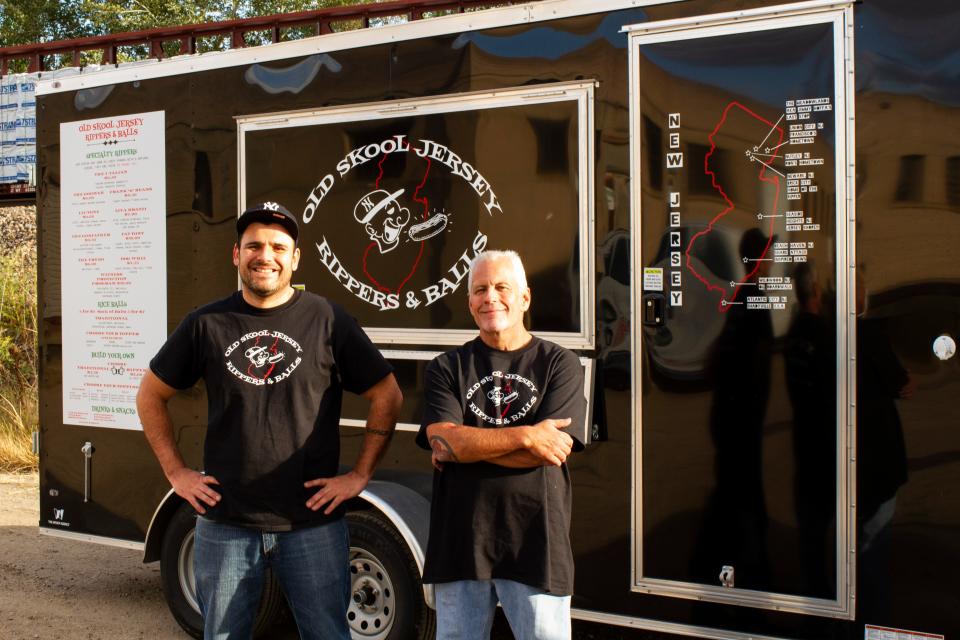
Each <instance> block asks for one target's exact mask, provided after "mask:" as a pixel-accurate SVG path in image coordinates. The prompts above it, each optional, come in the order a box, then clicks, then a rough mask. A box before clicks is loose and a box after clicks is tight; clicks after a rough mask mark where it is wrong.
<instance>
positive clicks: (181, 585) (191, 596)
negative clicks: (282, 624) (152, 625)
mask: <svg viewBox="0 0 960 640" xmlns="http://www.w3.org/2000/svg"><path fill="white" fill-rule="evenodd" d="M196 522H197V514H196V513H195V512H194V510H193V508H192V507H191V506H190V505H189V504H186V503H184V504H182V505H181V506H180V508H179V509H177V512H176V513H175V514H174V515H173V518H172V519H171V520H170V524H169V525H168V526H167V530H166V531H165V532H164V534H163V543H162V546H161V547H160V581H161V583H162V584H163V595H164V597H165V598H166V600H167V606H168V607H169V608H170V613H172V614H173V617H174V619H175V620H176V621H177V624H179V625H180V626H181V627H182V628H183V630H184V631H186V632H187V633H189V634H190V635H191V636H193V637H194V638H202V637H203V618H202V617H201V616H200V608H199V605H197V596H196V593H197V589H196V584H195V582H194V578H193V536H194V528H195V527H196ZM285 609H286V601H285V600H284V597H283V592H282V591H281V589H280V585H279V584H277V581H276V580H274V579H273V576H272V575H270V574H269V572H268V573H267V579H266V581H265V583H264V585H263V596H261V598H260V607H259V609H258V610H257V621H256V623H255V624H254V630H253V634H254V637H260V636H264V637H265V634H266V632H267V631H269V629H270V628H271V627H272V626H273V625H274V623H275V622H276V621H277V620H278V619H279V618H280V617H281V614H282V613H283V612H284V610H285Z"/></svg>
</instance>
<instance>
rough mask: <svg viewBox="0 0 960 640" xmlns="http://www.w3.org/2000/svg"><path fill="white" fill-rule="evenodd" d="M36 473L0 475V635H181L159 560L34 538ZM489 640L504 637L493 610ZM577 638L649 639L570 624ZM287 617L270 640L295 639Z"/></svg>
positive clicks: (59, 639) (11, 638)
mask: <svg viewBox="0 0 960 640" xmlns="http://www.w3.org/2000/svg"><path fill="white" fill-rule="evenodd" d="M37 492H38V476H37V474H36V473H32V474H22V475H21V474H9V473H0V640H101V639H102V640H107V639H109V640H118V639H120V640H127V639H130V640H136V639H140V638H149V639H150V640H186V639H188V638H189V636H187V635H186V634H185V633H184V632H183V631H182V630H181V629H180V627H179V626H177V623H176V622H174V620H173V617H172V616H171V615H170V612H169V611H168V610H167V605H166V602H165V601H164V599H163V592H162V591H161V587H160V565H159V563H156V562H154V563H151V564H143V563H142V562H141V558H142V554H141V553H140V552H139V551H133V550H129V549H119V548H115V547H107V546H103V545H99V544H90V543H87V542H76V541H73V540H67V539H64V538H54V537H50V536H46V535H40V533H39V532H38V526H37V523H38V522H39V520H40V515H39V499H38V497H37ZM492 635H493V637H492V639H491V640H512V638H513V636H512V634H511V633H510V630H509V627H508V626H507V624H506V623H505V621H504V620H503V616H502V615H500V614H498V617H497V621H496V624H495V625H494V632H493V634H492ZM574 637H575V638H577V640H600V639H603V640H621V639H622V640H626V639H640V638H649V637H650V636H647V635H642V634H639V633H636V632H631V631H628V630H625V629H622V630H618V629H611V628H601V627H597V626H595V625H588V624H585V623H577V622H575V623H574ZM296 638H297V633H296V630H295V628H294V627H293V626H292V624H290V621H289V620H288V621H287V623H286V624H283V625H281V626H280V628H278V629H276V630H274V632H273V633H271V639H272V640H295V639H296Z"/></svg>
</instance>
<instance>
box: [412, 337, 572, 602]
mask: <svg viewBox="0 0 960 640" xmlns="http://www.w3.org/2000/svg"><path fill="white" fill-rule="evenodd" d="M424 387H425V388H424V396H425V404H426V409H425V411H424V415H423V420H422V424H421V427H420V432H419V433H418V434H417V443H418V444H419V445H420V446H421V447H423V448H425V449H429V448H430V446H429V443H428V442H427V436H426V428H427V426H429V425H431V424H433V423H436V422H452V423H454V424H463V425H467V426H471V427H484V428H499V427H514V426H524V425H526V426H530V425H533V424H536V423H537V422H540V421H541V420H545V419H547V418H556V419H561V418H571V419H572V423H571V425H570V427H568V428H567V429H565V431H567V433H569V434H570V435H571V436H572V437H573V438H574V445H575V448H577V449H582V448H583V444H582V442H580V441H579V439H578V438H577V432H578V431H579V430H580V429H579V428H578V427H581V426H582V425H583V422H584V420H585V414H586V399H585V398H584V394H583V369H582V368H581V366H580V362H579V360H578V359H577V357H576V355H574V354H573V352H571V351H568V350H567V349H564V348H563V347H560V346H558V345H555V344H553V343H552V342H547V341H544V340H540V339H539V338H536V337H534V338H533V339H532V340H531V341H530V342H529V343H528V344H527V345H526V346H524V347H523V348H521V349H518V350H516V351H497V350H494V349H491V348H490V347H488V346H487V345H485V344H484V343H483V341H482V340H480V338H477V339H475V340H473V341H471V342H468V343H466V344H464V345H463V346H461V347H458V348H457V349H454V350H452V351H448V352H447V353H444V354H443V355H441V356H438V357H437V358H436V359H434V360H433V361H432V362H431V363H430V364H429V365H428V366H427V369H426V374H425V381H424ZM570 508H571V487H570V472H569V470H568V469H567V466H566V465H563V466H560V467H553V466H546V467H534V468H532V469H510V468H507V467H502V466H499V465H496V464H492V463H489V462H474V463H469V464H462V463H450V462H448V463H445V464H444V465H443V470H442V471H435V472H434V477H433V504H432V508H431V512H430V542H429V544H428V547H427V558H426V566H425V567H424V576H423V581H424V582H427V583H436V582H452V581H455V580H490V579H493V578H503V579H508V580H514V581H516V582H522V583H524V584H527V585H530V586H533V587H538V588H541V589H544V590H546V591H549V592H551V593H554V594H557V595H567V594H570V593H572V592H573V553H572V551H571V549H570Z"/></svg>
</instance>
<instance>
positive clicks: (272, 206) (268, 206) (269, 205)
mask: <svg viewBox="0 0 960 640" xmlns="http://www.w3.org/2000/svg"><path fill="white" fill-rule="evenodd" d="M263 208H264V209H270V211H279V210H280V205H278V204H277V203H276V202H264V203H263Z"/></svg>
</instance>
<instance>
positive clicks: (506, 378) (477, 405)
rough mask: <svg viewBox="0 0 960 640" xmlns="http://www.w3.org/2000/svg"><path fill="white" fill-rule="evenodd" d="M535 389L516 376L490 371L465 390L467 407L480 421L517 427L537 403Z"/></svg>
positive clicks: (531, 384) (534, 386) (519, 376)
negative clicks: (515, 425)
mask: <svg viewBox="0 0 960 640" xmlns="http://www.w3.org/2000/svg"><path fill="white" fill-rule="evenodd" d="M537 393H538V391H537V386H536V385H535V384H533V382H531V381H530V380H528V379H526V378H524V377H523V376H521V375H519V374H516V373H504V372H503V371H493V372H491V373H490V375H488V376H485V377H483V378H481V379H480V381H479V382H476V383H474V384H473V385H472V386H471V387H470V388H469V389H467V394H466V398H467V407H468V408H469V409H470V411H471V412H472V413H473V414H474V415H475V416H477V417H478V418H480V420H482V421H483V422H485V423H486V424H490V425H495V426H507V425H511V424H517V423H518V422H519V421H520V420H521V419H522V418H523V417H524V416H525V415H527V414H528V413H530V409H532V408H533V406H534V405H535V404H537V400H538V399H539V398H538V396H537Z"/></svg>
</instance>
